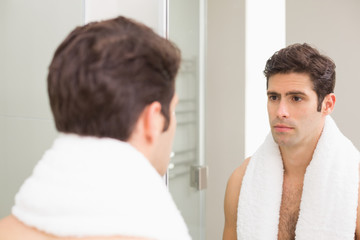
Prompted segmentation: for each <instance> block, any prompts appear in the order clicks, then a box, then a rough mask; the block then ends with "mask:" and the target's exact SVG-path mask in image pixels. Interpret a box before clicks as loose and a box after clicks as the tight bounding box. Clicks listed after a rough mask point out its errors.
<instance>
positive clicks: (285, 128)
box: [274, 124, 294, 132]
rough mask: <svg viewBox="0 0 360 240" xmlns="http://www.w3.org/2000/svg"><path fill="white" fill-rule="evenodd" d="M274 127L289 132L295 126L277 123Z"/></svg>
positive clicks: (279, 130)
mask: <svg viewBox="0 0 360 240" xmlns="http://www.w3.org/2000/svg"><path fill="white" fill-rule="evenodd" d="M274 129H275V130H276V131H278V132H288V131H290V130H292V129H294V128H293V127H290V126H287V125H283V124H277V125H275V126H274Z"/></svg>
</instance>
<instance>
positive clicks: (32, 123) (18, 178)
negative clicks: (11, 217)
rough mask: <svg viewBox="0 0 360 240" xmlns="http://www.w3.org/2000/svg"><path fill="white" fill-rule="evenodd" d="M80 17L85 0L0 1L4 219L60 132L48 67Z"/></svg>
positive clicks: (0, 196)
mask: <svg viewBox="0 0 360 240" xmlns="http://www.w3.org/2000/svg"><path fill="white" fill-rule="evenodd" d="M82 22H83V7H82V0H62V1H57V0H37V1H36V2H34V1H26V0H2V1H0V29H1V30H2V31H1V38H0V68H1V69H0V218H1V217H4V216H6V215H8V214H10V210H11V206H12V205H13V203H14V195H15V193H16V192H17V191H18V189H19V187H20V185H21V184H22V183H23V181H24V179H25V178H26V177H28V176H29V175H30V174H31V171H32V169H33V167H34V165H35V163H36V162H37V161H38V160H39V159H40V158H41V156H42V154H43V152H44V150H45V149H47V148H48V147H49V146H50V145H51V143H52V140H53V139H54V137H55V136H56V131H55V127H54V124H53V121H52V116H51V112H50V108H49V105H48V99H47V91H46V75H47V67H48V65H49V63H50V60H51V58H52V55H53V53H54V51H55V48H56V47H57V45H59V43H60V42H61V41H62V40H63V38H64V37H65V36H66V35H67V34H68V32H69V31H70V30H71V29H73V28H74V27H75V26H77V25H80V24H82Z"/></svg>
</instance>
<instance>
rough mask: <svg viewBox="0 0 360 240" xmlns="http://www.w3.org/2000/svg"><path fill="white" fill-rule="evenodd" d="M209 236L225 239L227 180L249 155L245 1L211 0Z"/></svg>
mask: <svg viewBox="0 0 360 240" xmlns="http://www.w3.org/2000/svg"><path fill="white" fill-rule="evenodd" d="M207 19H208V24H207V25H208V29H207V31H208V33H207V35H208V39H207V41H208V43H207V45H208V46H207V77H206V83H205V85H206V111H205V112H206V115H205V121H206V122H205V126H206V129H205V141H206V142H205V149H206V150H205V151H206V152H205V157H206V163H207V164H208V166H209V184H208V189H207V190H206V191H207V192H206V239H207V240H218V239H221V238H222V231H223V226H224V211H223V201H224V194H225V188H226V183H227V180H228V178H229V176H230V175H231V173H232V171H233V170H234V169H235V168H236V167H237V166H239V165H240V163H241V162H242V161H243V158H244V112H245V109H244V99H245V96H244V87H245V86H244V84H245V1H244V0H224V1H218V0H208V18H207Z"/></svg>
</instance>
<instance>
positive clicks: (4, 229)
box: [0, 215, 146, 240]
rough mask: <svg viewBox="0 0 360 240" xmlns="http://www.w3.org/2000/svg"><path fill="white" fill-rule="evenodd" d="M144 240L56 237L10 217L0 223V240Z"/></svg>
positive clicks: (139, 239) (131, 239) (133, 238)
mask: <svg viewBox="0 0 360 240" xmlns="http://www.w3.org/2000/svg"><path fill="white" fill-rule="evenodd" d="M23 239H26V240H146V239H145V238H136V237H126V236H114V237H84V238H76V237H63V238H61V237H56V236H53V235H49V234H46V233H44V232H40V231H38V230H36V229H34V228H31V227H28V226H26V225H25V224H23V223H22V222H20V221H19V220H17V219H16V218H15V217H14V216H12V215H10V216H8V217H6V218H4V219H2V220H1V221H0V240H23Z"/></svg>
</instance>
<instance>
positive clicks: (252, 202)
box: [237, 116, 360, 240]
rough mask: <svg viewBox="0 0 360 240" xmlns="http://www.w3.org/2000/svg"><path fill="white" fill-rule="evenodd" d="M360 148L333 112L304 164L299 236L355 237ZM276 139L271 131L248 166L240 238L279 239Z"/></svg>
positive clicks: (279, 165) (279, 181)
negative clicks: (341, 128) (357, 147)
mask: <svg viewBox="0 0 360 240" xmlns="http://www.w3.org/2000/svg"><path fill="white" fill-rule="evenodd" d="M359 162H360V154H359V151H358V150H357V149H356V148H355V147H354V146H353V144H352V143H351V142H350V141H349V140H348V139H347V138H346V137H345V136H344V135H343V134H342V133H341V132H340V131H339V129H338V128H337V126H336V124H335V122H334V121H333V120H332V118H331V117H330V116H328V117H327V118H326V121H325V126H324V129H323V132H322V135H321V137H320V139H319V141H318V144H317V147H316V149H315V151H314V154H313V158H312V160H311V162H310V164H309V166H308V167H307V169H306V173H305V178H304V185H303V193H302V197H301V203H300V213H299V219H298V222H297V225H296V231H295V233H296V239H297V240H309V239H316V240H321V239H324V240H325V239H326V240H332V239H334V240H335V239H337V240H347V239H348V240H350V239H351V240H353V239H354V234H355V228H356V213H357V211H356V210H357V205H358V184H359ZM283 174H284V170H283V163H282V159H281V155H280V151H279V147H278V145H277V144H276V143H275V142H274V140H273V138H272V136H271V134H269V135H268V136H267V138H266V140H265V142H264V143H263V144H262V145H261V147H260V148H259V149H258V150H257V152H256V153H255V154H254V155H253V156H252V158H251V160H250V162H249V165H248V167H247V170H246V173H245V176H244V179H243V182H242V187H241V192H240V197H239V204H238V215H237V218H238V219H237V234H238V239H252V240H255V239H259V240H260V239H261V240H264V239H277V234H278V224H279V216H280V205H281V197H282V184H283Z"/></svg>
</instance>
